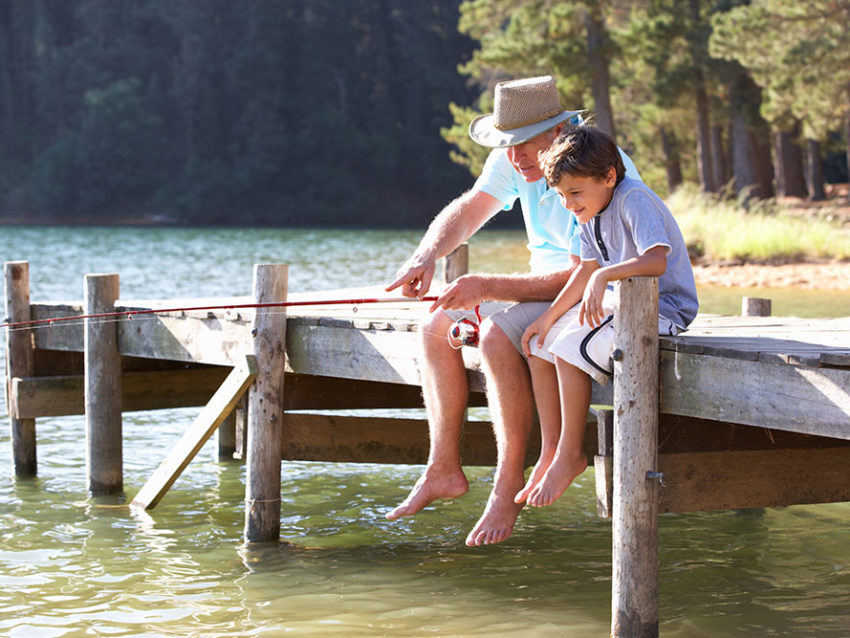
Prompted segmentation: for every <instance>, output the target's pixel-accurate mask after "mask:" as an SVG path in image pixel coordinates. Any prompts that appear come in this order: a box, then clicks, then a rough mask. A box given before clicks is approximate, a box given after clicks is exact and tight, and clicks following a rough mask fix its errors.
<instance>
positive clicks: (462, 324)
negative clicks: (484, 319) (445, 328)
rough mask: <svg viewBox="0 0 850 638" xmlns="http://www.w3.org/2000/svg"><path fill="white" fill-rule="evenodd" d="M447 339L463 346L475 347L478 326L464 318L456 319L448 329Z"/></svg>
mask: <svg viewBox="0 0 850 638" xmlns="http://www.w3.org/2000/svg"><path fill="white" fill-rule="evenodd" d="M449 337H451V338H452V339H454V340H455V341H460V343H461V344H462V345H464V346H477V345H478V324H477V323H475V322H474V321H471V320H469V319H466V318H463V319H458V320H457V321H455V322H454V323H453V324H452V325H451V327H450V328H449Z"/></svg>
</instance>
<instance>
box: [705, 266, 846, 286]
mask: <svg viewBox="0 0 850 638" xmlns="http://www.w3.org/2000/svg"><path fill="white" fill-rule="evenodd" d="M693 270H694V278H695V279H696V282H697V284H700V285H704V286H718V287H727V288H733V287H735V288H804V289H808V290H836V291H839V290H842V291H850V262H837V261H836V262H822V263H821V262H795V263H788V264H777V265H769V264H717V263H696V264H694V265H693Z"/></svg>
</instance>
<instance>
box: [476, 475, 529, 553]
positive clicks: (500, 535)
mask: <svg viewBox="0 0 850 638" xmlns="http://www.w3.org/2000/svg"><path fill="white" fill-rule="evenodd" d="M514 494H516V488H515V487H514V488H512V489H507V490H504V491H502V490H499V491H498V492H497V489H496V488H495V487H494V488H493V491H492V492H490V498H488V499H487V506H486V507H485V508H484V513H483V514H482V515H481V518H479V519H478V522H477V523H476V524H475V527H473V528H472V531H471V532H469V535H468V536H467V537H466V544H467V545H468V546H469V547H478V546H479V545H492V544H494V543H501V542H502V541H503V540H506V539H507V538H508V537H509V536H510V535H511V533H512V532H513V531H514V523H516V518H517V516H519V513H520V510H522V508H523V504H522V503H519V504H518V503H514V499H513V496H514Z"/></svg>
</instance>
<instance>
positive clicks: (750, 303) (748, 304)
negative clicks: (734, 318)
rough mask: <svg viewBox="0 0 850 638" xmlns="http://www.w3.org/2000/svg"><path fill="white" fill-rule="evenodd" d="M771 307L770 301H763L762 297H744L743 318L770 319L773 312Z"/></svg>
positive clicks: (742, 304) (742, 300) (742, 299)
mask: <svg viewBox="0 0 850 638" xmlns="http://www.w3.org/2000/svg"><path fill="white" fill-rule="evenodd" d="M771 305H772V304H771V301H770V299H762V298H760V297H742V298H741V316H742V317H769V316H770V314H771V312H772V309H771Z"/></svg>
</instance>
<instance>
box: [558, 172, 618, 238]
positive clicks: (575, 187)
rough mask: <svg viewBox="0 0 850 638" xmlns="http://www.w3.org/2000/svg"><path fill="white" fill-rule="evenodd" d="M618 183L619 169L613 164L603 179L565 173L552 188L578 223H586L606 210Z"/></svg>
mask: <svg viewBox="0 0 850 638" xmlns="http://www.w3.org/2000/svg"><path fill="white" fill-rule="evenodd" d="M616 184H617V171H616V170H614V167H613V166H612V167H609V169H608V173H607V174H606V175H605V177H604V178H602V179H599V178H597V177H580V176H578V175H569V174H568V173H564V174H563V175H561V179H559V180H558V183H557V184H555V185H554V186H553V187H552V188H554V189H555V191H556V192H557V193H558V197H560V199H561V203H562V204H563V205H564V208H566V209H567V210H570V211H572V213H573V215H575V216H576V219H577V220H578V223H579V224H586V223H587V222H589V221H590V220H591V219H593V218H594V217H595V216H596V215H597V214H598V213H599V212H601V211H603V210H605V207H606V206H607V205H608V203H609V202H610V201H611V196H612V194H613V193H614V186H615V185H616Z"/></svg>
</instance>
